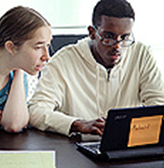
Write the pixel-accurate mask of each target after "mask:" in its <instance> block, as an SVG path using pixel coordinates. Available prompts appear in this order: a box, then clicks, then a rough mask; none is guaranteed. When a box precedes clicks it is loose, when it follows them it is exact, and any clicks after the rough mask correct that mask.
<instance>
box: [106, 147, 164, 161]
mask: <svg viewBox="0 0 164 168" xmlns="http://www.w3.org/2000/svg"><path fill="white" fill-rule="evenodd" d="M105 153H106V157H107V158H108V159H122V158H137V157H144V156H145V157H146V156H157V155H159V156H160V155H164V148H163V147H153V148H142V149H126V150H120V151H109V152H105Z"/></svg>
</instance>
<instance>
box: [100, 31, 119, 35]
mask: <svg viewBox="0 0 164 168" xmlns="http://www.w3.org/2000/svg"><path fill="white" fill-rule="evenodd" d="M103 33H104V34H110V35H112V36H116V34H115V33H113V32H110V31H103Z"/></svg>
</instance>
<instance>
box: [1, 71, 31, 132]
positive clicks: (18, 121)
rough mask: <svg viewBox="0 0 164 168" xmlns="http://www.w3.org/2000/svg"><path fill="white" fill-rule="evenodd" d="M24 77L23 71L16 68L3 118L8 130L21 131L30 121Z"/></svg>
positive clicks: (4, 125) (3, 124) (2, 122)
mask: <svg viewBox="0 0 164 168" xmlns="http://www.w3.org/2000/svg"><path fill="white" fill-rule="evenodd" d="M23 78H24V74H23V71H22V70H20V69H19V70H15V72H14V78H13V81H12V84H11V89H10V92H9V96H8V99H7V101H6V104H5V107H4V110H3V114H2V119H1V125H2V126H3V127H4V129H5V130H6V131H8V132H20V131H21V129H22V128H24V127H25V126H26V125H27V124H28V121H29V113H28V109H27V105H26V99H25V89H24V79H23Z"/></svg>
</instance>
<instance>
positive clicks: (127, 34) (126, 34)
mask: <svg viewBox="0 0 164 168" xmlns="http://www.w3.org/2000/svg"><path fill="white" fill-rule="evenodd" d="M103 33H104V34H110V35H112V36H117V35H116V34H115V33H113V32H110V31H103ZM130 34H131V33H125V34H121V36H129V35H130Z"/></svg>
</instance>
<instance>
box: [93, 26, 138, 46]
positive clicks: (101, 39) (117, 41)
mask: <svg viewBox="0 0 164 168" xmlns="http://www.w3.org/2000/svg"><path fill="white" fill-rule="evenodd" d="M92 27H93V28H94V30H95V31H96V33H97V35H98V37H99V39H100V41H101V42H102V44H104V45H105V46H109V47H111V46H114V45H115V44H117V43H119V45H120V42H122V41H131V44H129V45H127V46H122V45H120V46H121V47H130V46H131V45H133V44H134V43H135V38H134V34H133V33H132V32H131V35H132V38H133V40H124V39H122V40H116V39H114V38H109V39H112V40H114V41H115V42H114V43H113V44H112V45H110V44H107V43H104V41H103V40H104V39H105V38H102V37H101V35H100V34H99V32H98V30H97V28H96V26H92Z"/></svg>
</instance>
